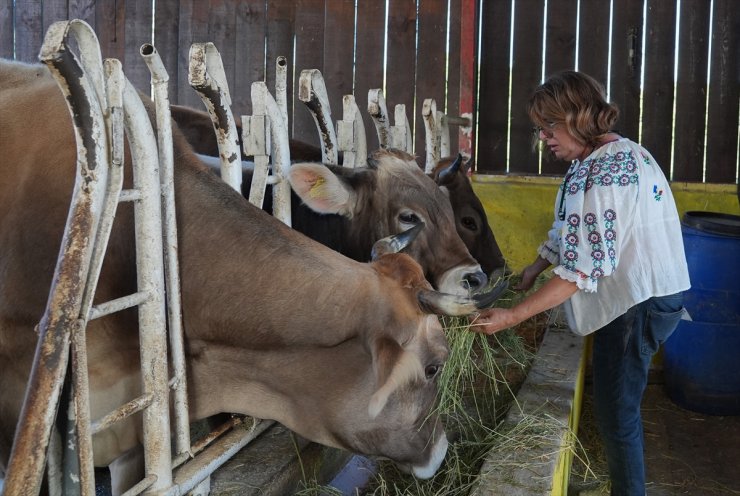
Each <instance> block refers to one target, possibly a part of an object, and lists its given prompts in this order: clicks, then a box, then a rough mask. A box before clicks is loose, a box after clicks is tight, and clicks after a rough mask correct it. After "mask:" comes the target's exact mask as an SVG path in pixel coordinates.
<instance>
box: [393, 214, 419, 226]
mask: <svg viewBox="0 0 740 496" xmlns="http://www.w3.org/2000/svg"><path fill="white" fill-rule="evenodd" d="M398 220H400V221H401V222H403V223H404V224H418V223H419V222H421V219H420V218H419V216H418V215H416V214H415V213H414V212H401V213H400V214H399V215H398Z"/></svg>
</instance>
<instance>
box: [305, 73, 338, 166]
mask: <svg viewBox="0 0 740 496" xmlns="http://www.w3.org/2000/svg"><path fill="white" fill-rule="evenodd" d="M298 99H299V100H301V101H302V102H303V103H305V104H306V107H308V110H310V111H311V116H312V117H313V121H314V123H315V124H316V129H317V130H318V132H319V141H320V143H321V160H322V162H324V163H325V164H331V165H336V164H337V163H338V158H337V135H336V133H335V132H334V124H333V123H332V120H331V106H330V105H329V97H328V96H327V94H326V85H325V84H324V78H323V77H322V75H321V71H319V70H318V69H306V70H303V71H301V76H300V79H299V87H298Z"/></svg>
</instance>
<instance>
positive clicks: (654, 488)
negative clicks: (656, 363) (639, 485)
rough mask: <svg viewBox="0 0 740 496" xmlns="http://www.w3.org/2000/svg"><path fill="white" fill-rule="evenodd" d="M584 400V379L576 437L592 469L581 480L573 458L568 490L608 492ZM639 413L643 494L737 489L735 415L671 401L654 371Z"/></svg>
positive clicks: (739, 453) (738, 430) (739, 455)
mask: <svg viewBox="0 0 740 496" xmlns="http://www.w3.org/2000/svg"><path fill="white" fill-rule="evenodd" d="M590 405H591V402H590V387H589V386H588V384H587V386H586V389H585V394H584V412H583V416H582V419H581V425H580V427H579V432H578V437H579V439H580V440H581V442H582V443H583V444H584V448H585V450H586V453H587V454H588V456H589V461H590V468H591V470H593V472H594V473H593V474H589V477H587V478H586V481H585V482H584V480H583V471H584V468H583V465H582V464H580V463H578V462H574V465H573V471H572V473H571V489H572V491H569V496H575V495H579V496H587V495H589V496H591V495H594V496H595V495H599V494H608V490H607V489H606V487H605V486H606V480H607V479H608V477H607V476H606V472H607V471H606V462H605V459H604V457H603V453H602V451H601V447H600V443H599V441H598V437H597V435H596V433H595V427H594V424H593V418H592V417H591V415H590ZM642 416H643V424H644V431H645V444H646V455H645V458H646V460H645V463H646V470H647V481H648V490H647V493H648V495H649V496H674V495H675V496H677V495H691V496H694V495H696V496H699V495H701V496H704V495H706V496H714V495H740V470H739V467H740V416H727V417H720V416H712V415H704V414H701V413H696V412H691V411H688V410H685V409H683V408H681V407H679V406H677V405H676V404H674V403H673V402H672V401H671V400H670V398H668V396H667V395H666V393H665V390H664V388H663V384H662V378H661V377H660V375H659V374H656V377H655V378H654V379H652V380H651V381H650V384H649V385H648V389H647V391H646V393H645V396H644V398H643V405H642Z"/></svg>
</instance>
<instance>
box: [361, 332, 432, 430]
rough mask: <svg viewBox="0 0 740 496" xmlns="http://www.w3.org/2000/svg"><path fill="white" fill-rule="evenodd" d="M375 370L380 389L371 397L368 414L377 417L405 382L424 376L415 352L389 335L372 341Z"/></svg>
mask: <svg viewBox="0 0 740 496" xmlns="http://www.w3.org/2000/svg"><path fill="white" fill-rule="evenodd" d="M372 354H373V370H374V371H375V381H376V382H375V383H376V384H377V385H378V389H377V390H376V391H375V393H373V395H372V396H371V397H370V405H369V406H368V414H369V415H370V418H375V417H377V416H378V414H379V413H380V412H381V411H383V408H385V405H386V403H388V398H389V397H390V395H391V394H393V392H394V391H395V390H396V389H398V388H399V387H401V386H403V385H404V384H406V383H408V382H411V381H412V380H414V379H416V378H420V379H421V378H423V377H424V369H423V367H422V366H421V362H420V361H419V359H418V358H417V357H416V355H414V354H413V353H409V352H408V351H405V350H404V349H403V348H402V347H401V345H400V344H399V343H398V342H397V341H395V340H394V339H391V338H390V337H387V336H381V337H379V338H376V339H375V341H373V343H372Z"/></svg>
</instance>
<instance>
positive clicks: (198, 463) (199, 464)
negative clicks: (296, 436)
mask: <svg viewBox="0 0 740 496" xmlns="http://www.w3.org/2000/svg"><path fill="white" fill-rule="evenodd" d="M248 420H250V421H252V422H253V423H252V425H251V426H246V425H243V426H238V427H236V428H234V429H232V431H231V432H229V433H228V434H226V435H225V436H223V437H221V438H220V439H219V440H218V441H217V442H216V443H214V444H212V445H211V446H209V447H208V448H207V449H206V450H205V451H204V452H203V453H201V454H200V455H198V457H197V458H194V459H193V460H191V461H189V462H188V463H187V464H185V465H183V466H182V467H181V468H180V469H179V470H177V473H176V474H175V478H174V480H175V487H173V488H172V489H170V491H168V492H167V493H165V494H166V495H167V496H179V495H181V494H185V493H187V492H188V491H190V490H191V489H193V488H194V487H196V486H197V485H198V483H200V481H202V480H204V479H205V478H206V477H207V476H208V475H209V474H212V473H213V472H214V471H215V470H216V469H218V468H219V467H220V466H221V465H223V464H224V463H225V462H226V461H227V460H228V459H229V458H231V457H232V456H234V454H235V453H236V452H238V451H239V450H240V449H242V448H243V447H244V446H246V445H247V444H249V443H250V442H251V441H252V440H253V439H255V438H256V437H257V436H259V435H260V434H261V433H262V432H264V431H265V430H266V429H267V428H268V427H270V426H271V425H273V424H274V422H273V421H270V420H259V419H254V418H251V417H248Z"/></svg>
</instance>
